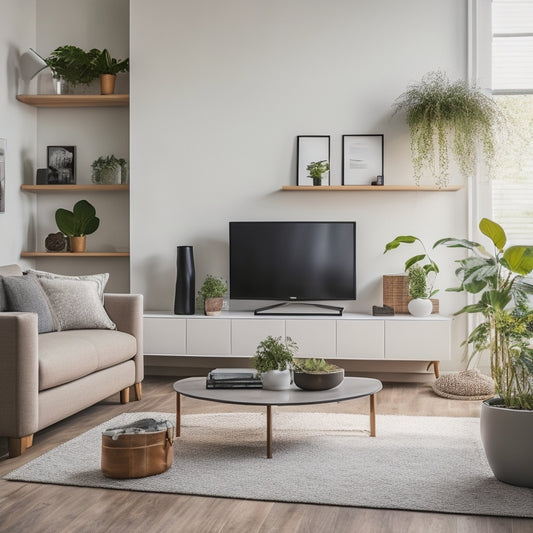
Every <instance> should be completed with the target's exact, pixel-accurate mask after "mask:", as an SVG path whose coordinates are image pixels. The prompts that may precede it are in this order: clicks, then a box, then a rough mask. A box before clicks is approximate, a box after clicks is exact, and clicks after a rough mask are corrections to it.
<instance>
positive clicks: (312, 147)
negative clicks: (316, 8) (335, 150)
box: [296, 135, 330, 185]
mask: <svg viewBox="0 0 533 533" xmlns="http://www.w3.org/2000/svg"><path fill="white" fill-rule="evenodd" d="M329 157H330V137H329V135H298V136H297V143H296V159H297V165H298V166H297V169H296V185H314V184H316V179H317V178H315V179H313V178H312V177H310V172H309V170H307V167H308V166H309V165H310V164H311V163H320V162H324V164H325V163H327V166H328V169H329ZM321 177H322V179H321V180H320V185H329V170H327V171H325V172H324V173H322V175H321Z"/></svg>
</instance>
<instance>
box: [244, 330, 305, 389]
mask: <svg viewBox="0 0 533 533" xmlns="http://www.w3.org/2000/svg"><path fill="white" fill-rule="evenodd" d="M297 350H298V346H297V344H296V343H295V342H294V341H293V340H292V339H291V338H290V337H286V339H285V340H283V339H282V338H281V337H272V336H270V335H269V336H268V337H267V338H266V339H264V340H262V341H261V342H260V343H259V346H258V347H257V350H256V353H255V356H254V357H253V360H252V362H253V365H254V368H255V369H256V370H257V372H258V373H259V374H260V376H261V380H262V382H263V388H264V389H267V390H285V389H288V388H289V387H290V384H291V370H290V369H291V364H292V361H293V357H294V354H295V353H296V351H297Z"/></svg>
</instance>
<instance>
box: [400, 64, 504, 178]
mask: <svg viewBox="0 0 533 533" xmlns="http://www.w3.org/2000/svg"><path fill="white" fill-rule="evenodd" d="M394 108H395V113H396V112H398V111H405V112H406V114H407V123H408V125H409V131H410V135H411V155H412V160H413V166H414V177H415V182H416V184H417V185H419V184H420V180H421V178H422V172H423V170H424V169H425V168H427V169H429V170H430V172H431V174H432V175H433V178H434V180H435V183H436V184H437V185H438V186H439V187H446V186H447V185H448V183H449V179H450V176H449V166H450V155H452V156H453V157H454V158H455V160H456V161H457V164H458V166H459V171H460V172H461V174H462V175H463V176H464V177H465V178H467V177H468V176H471V175H472V174H473V173H474V170H475V165H476V156H477V151H478V148H481V150H482V153H483V155H484V157H485V162H486V164H487V165H488V166H489V168H490V166H491V164H492V163H493V160H494V157H495V147H496V144H497V137H496V136H497V134H498V133H499V132H500V131H501V129H502V125H503V122H504V117H503V114H502V112H501V111H500V109H499V108H498V106H497V103H496V102H495V100H493V99H492V98H491V97H490V96H487V95H486V94H485V93H483V92H482V91H481V89H478V88H476V87H471V86H469V85H468V83H467V82H465V81H464V80H458V81H456V82H453V83H452V82H450V81H449V80H448V78H447V77H446V75H445V74H444V73H442V72H430V73H429V74H426V75H425V76H424V77H423V78H422V80H421V81H420V82H419V83H417V84H413V85H410V86H409V87H408V89H407V91H406V92H404V93H403V94H402V95H400V97H399V98H398V99H397V100H396V102H395V104H394Z"/></svg>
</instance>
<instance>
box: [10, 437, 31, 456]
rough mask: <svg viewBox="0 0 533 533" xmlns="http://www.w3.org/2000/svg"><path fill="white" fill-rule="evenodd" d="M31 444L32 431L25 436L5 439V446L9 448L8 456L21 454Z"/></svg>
mask: <svg viewBox="0 0 533 533" xmlns="http://www.w3.org/2000/svg"><path fill="white" fill-rule="evenodd" d="M32 444H33V433H32V434H31V435H26V436H25V437H18V438H15V437H9V438H8V439H7V447H8V450H9V457H18V456H19V455H22V454H23V453H24V452H25V451H26V450H27V449H28V448H29V447H30V446H31V445H32Z"/></svg>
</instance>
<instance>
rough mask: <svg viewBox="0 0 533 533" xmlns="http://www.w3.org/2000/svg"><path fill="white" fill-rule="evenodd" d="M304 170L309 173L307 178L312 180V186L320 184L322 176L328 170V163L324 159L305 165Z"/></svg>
mask: <svg viewBox="0 0 533 533" xmlns="http://www.w3.org/2000/svg"><path fill="white" fill-rule="evenodd" d="M306 170H307V171H308V172H309V176H308V177H309V178H311V179H312V180H313V184H316V183H318V184H320V182H321V180H322V174H324V172H327V171H328V170H329V163H328V162H327V161H326V160H325V159H323V160H322V161H316V162H315V161H313V162H311V163H309V164H308V165H307V167H306Z"/></svg>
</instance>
